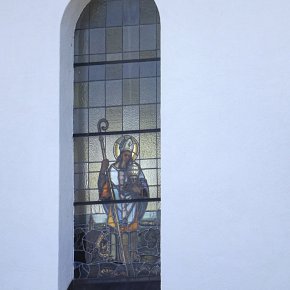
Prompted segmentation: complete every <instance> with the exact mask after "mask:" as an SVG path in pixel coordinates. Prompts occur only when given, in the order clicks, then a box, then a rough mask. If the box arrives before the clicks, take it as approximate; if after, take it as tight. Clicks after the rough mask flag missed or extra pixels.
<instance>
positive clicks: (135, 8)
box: [123, 0, 139, 25]
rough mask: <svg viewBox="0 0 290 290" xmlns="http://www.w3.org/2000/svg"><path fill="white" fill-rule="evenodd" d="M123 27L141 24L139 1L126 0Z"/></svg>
mask: <svg viewBox="0 0 290 290" xmlns="http://www.w3.org/2000/svg"><path fill="white" fill-rule="evenodd" d="M123 17H124V18H123V25H136V24H139V0H124V15H123Z"/></svg>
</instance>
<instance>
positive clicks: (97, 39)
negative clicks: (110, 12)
mask: <svg viewBox="0 0 290 290" xmlns="http://www.w3.org/2000/svg"><path fill="white" fill-rule="evenodd" d="M105 32H106V31H105V28H96V29H91V30H90V54H97V53H105V51H106V49H105Z"/></svg>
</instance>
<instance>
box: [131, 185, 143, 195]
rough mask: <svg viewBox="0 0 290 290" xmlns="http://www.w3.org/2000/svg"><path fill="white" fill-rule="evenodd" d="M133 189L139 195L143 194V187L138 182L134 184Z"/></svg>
mask: <svg viewBox="0 0 290 290" xmlns="http://www.w3.org/2000/svg"><path fill="white" fill-rule="evenodd" d="M131 190H132V191H133V192H134V193H137V194H138V196H139V195H141V187H140V186H139V185H137V184H133V185H132V187H131Z"/></svg>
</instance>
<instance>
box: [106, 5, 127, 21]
mask: <svg viewBox="0 0 290 290" xmlns="http://www.w3.org/2000/svg"><path fill="white" fill-rule="evenodd" d="M122 12H123V3H122V1H120V0H109V1H107V26H121V25H122V20H123V19H122V18H123V17H122Z"/></svg>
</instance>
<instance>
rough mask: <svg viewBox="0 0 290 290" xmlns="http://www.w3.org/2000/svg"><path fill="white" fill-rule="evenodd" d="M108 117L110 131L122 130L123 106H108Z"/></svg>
mask: <svg viewBox="0 0 290 290" xmlns="http://www.w3.org/2000/svg"><path fill="white" fill-rule="evenodd" d="M106 118H107V120H108V122H109V124H110V126H109V129H108V131H121V130H122V107H107V108H106Z"/></svg>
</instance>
